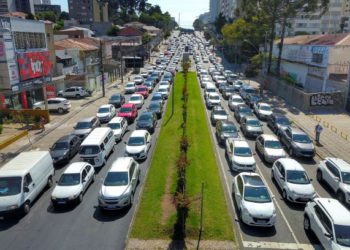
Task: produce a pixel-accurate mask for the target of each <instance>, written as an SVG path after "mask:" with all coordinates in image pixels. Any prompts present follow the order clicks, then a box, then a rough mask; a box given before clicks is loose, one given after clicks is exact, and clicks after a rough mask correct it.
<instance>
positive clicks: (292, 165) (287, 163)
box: [278, 158, 305, 171]
mask: <svg viewBox="0 0 350 250" xmlns="http://www.w3.org/2000/svg"><path fill="white" fill-rule="evenodd" d="M278 161H279V162H280V163H282V165H283V166H284V168H285V170H300V171H305V169H304V167H303V166H302V165H301V164H300V163H299V162H297V161H296V160H294V159H292V158H280V159H278Z"/></svg>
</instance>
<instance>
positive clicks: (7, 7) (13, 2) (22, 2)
mask: <svg viewBox="0 0 350 250" xmlns="http://www.w3.org/2000/svg"><path fill="white" fill-rule="evenodd" d="M9 12H24V13H32V14H34V13H35V10H34V0H0V14H5V13H9Z"/></svg>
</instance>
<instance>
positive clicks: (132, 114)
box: [118, 103, 137, 124]
mask: <svg viewBox="0 0 350 250" xmlns="http://www.w3.org/2000/svg"><path fill="white" fill-rule="evenodd" d="M118 116H119V117H124V118H125V119H126V120H127V121H128V123H129V124H130V123H133V122H134V121H135V119H136V117H137V108H136V106H135V104H133V103H125V104H123V106H121V108H120V110H119V112H118Z"/></svg>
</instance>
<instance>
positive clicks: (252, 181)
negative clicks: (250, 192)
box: [239, 173, 265, 187]
mask: <svg viewBox="0 0 350 250" xmlns="http://www.w3.org/2000/svg"><path fill="white" fill-rule="evenodd" d="M239 175H240V176H241V177H242V180H243V182H244V185H246V186H252V187H265V183H264V182H263V181H262V179H261V177H260V175H258V174H256V173H240V174H239Z"/></svg>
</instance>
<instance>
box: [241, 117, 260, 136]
mask: <svg viewBox="0 0 350 250" xmlns="http://www.w3.org/2000/svg"><path fill="white" fill-rule="evenodd" d="M240 127H241V131H242V133H243V135H244V136H245V137H257V136H259V135H261V134H262V133H263V132H264V131H263V127H262V124H261V123H260V121H259V120H258V119H257V118H255V117H254V116H244V117H243V118H242V119H241V121H240Z"/></svg>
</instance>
